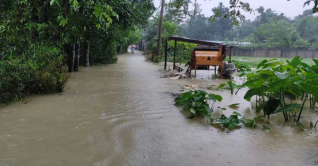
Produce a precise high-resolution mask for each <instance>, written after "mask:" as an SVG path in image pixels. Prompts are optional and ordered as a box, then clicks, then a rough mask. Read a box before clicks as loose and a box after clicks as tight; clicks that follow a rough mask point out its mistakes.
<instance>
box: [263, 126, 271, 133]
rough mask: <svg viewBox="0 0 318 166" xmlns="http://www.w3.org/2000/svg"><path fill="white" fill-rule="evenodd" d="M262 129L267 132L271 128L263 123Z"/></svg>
mask: <svg viewBox="0 0 318 166" xmlns="http://www.w3.org/2000/svg"><path fill="white" fill-rule="evenodd" d="M263 130H264V131H266V132H269V131H270V130H271V129H270V128H269V127H267V126H265V125H263Z"/></svg>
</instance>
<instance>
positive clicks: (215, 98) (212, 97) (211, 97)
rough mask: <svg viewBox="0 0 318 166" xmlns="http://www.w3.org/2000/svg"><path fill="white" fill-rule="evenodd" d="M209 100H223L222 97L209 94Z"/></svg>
mask: <svg viewBox="0 0 318 166" xmlns="http://www.w3.org/2000/svg"><path fill="white" fill-rule="evenodd" d="M208 99H210V100H213V101H219V102H221V101H222V99H223V98H222V96H220V95H215V94H209V95H208Z"/></svg>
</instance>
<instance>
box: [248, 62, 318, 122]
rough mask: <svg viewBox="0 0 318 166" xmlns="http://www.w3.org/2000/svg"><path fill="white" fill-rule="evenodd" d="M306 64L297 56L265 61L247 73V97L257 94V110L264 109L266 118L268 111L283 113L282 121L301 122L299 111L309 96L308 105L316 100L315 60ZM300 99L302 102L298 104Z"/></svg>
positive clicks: (317, 87)
mask: <svg viewBox="0 0 318 166" xmlns="http://www.w3.org/2000/svg"><path fill="white" fill-rule="evenodd" d="M313 61H314V62H315V65H312V66H309V65H307V64H305V63H303V62H302V59H301V58H300V57H295V58H294V59H293V60H291V61H288V60H286V61H282V60H276V59H272V60H264V61H262V62H261V63H259V64H258V66H257V70H256V71H254V72H251V73H249V74H248V75H247V81H246V82H245V83H244V84H243V87H248V88H249V90H248V91H247V93H246V94H245V96H244V98H245V99H246V100H251V98H252V97H253V96H256V105H257V112H259V111H261V110H263V112H264V116H265V115H266V116H267V117H268V118H269V116H270V115H271V114H276V113H283V115H284V118H285V121H290V120H293V121H295V122H296V123H297V124H300V119H301V114H302V111H303V108H304V105H305V102H307V99H308V98H309V102H310V106H311V107H314V106H315V103H316V102H317V101H318V86H317V85H316V84H315V83H317V82H318V74H317V73H318V60H316V59H313ZM298 99H300V100H301V104H299V103H298Z"/></svg>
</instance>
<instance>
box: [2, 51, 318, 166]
mask: <svg viewBox="0 0 318 166" xmlns="http://www.w3.org/2000/svg"><path fill="white" fill-rule="evenodd" d="M162 66H163V65H162V64H159V65H156V64H152V63H148V62H146V61H145V58H144V57H143V56H142V55H141V54H140V53H139V52H136V53H135V54H124V55H120V56H119V57H118V62H117V64H112V65H108V66H100V67H91V68H82V69H81V72H79V73H72V74H71V76H70V78H69V81H68V83H67V85H66V90H65V91H64V92H63V93H61V94H53V95H44V96H33V97H28V98H26V99H25V100H23V101H19V102H15V103H13V104H10V105H9V106H7V107H4V108H1V109H0V166H11V165H12V166H13V165H14V166H106V165H115V166H117V165H136V166H142V165H147V166H148V165H154V166H155V165H182V166H184V165H189V166H194V165H212V166H213V165H221V166H232V165H233V166H234V165H235V166H246V165H252V166H258V165H259V166H283V165H288V166H302V165H318V134H317V132H316V131H314V130H311V129H306V130H305V131H300V130H299V129H297V128H295V127H294V126H292V125H285V124H284V123H283V122H282V120H281V119H282V117H281V116H280V115H273V116H272V117H271V119H270V122H269V123H268V122H264V123H265V124H266V125H267V126H269V127H271V131H270V132H264V131H262V130H261V125H260V127H259V129H255V130H252V129H246V128H242V129H238V130H235V131H231V132H226V131H222V130H220V129H217V128H214V127H212V126H209V125H207V122H206V121H205V120H202V119H200V118H194V119H187V118H186V117H187V115H186V114H185V113H184V112H182V111H181V109H180V108H178V107H176V106H174V102H173V99H174V96H173V95H171V93H177V92H178V91H179V89H180V88H181V87H182V86H184V85H185V84H196V85H199V86H200V87H203V88H204V87H206V86H208V85H211V84H219V83H220V82H224V80H210V79H201V78H205V76H206V74H211V73H214V72H213V71H210V72H211V73H209V72H205V73H204V71H199V72H198V78H197V79H181V80H170V79H167V78H160V76H161V75H162V73H163V70H162ZM200 77H201V78H200ZM213 93H216V94H221V95H222V96H223V97H224V101H223V102H222V104H215V108H216V107H217V106H218V105H221V106H226V105H229V104H232V103H241V105H240V108H238V109H237V110H235V109H229V108H228V109H227V110H226V111H224V113H225V114H227V115H228V114H231V113H232V112H233V111H238V112H241V113H242V114H244V115H245V116H246V117H249V118H252V117H254V116H255V114H254V112H255V111H253V110H252V109H251V104H250V103H249V102H246V101H245V100H244V99H243V98H242V94H241V93H239V94H238V96H235V95H230V94H229V92H228V91H214V92H213ZM306 112H309V111H306ZM306 112H305V114H304V117H305V118H309V119H310V118H313V119H311V120H316V119H317V114H316V113H311V114H309V113H306ZM312 112H314V111H312ZM215 114H220V115H221V114H222V111H220V110H216V113H215ZM315 118H316V119H315ZM304 125H307V124H306V123H304Z"/></svg>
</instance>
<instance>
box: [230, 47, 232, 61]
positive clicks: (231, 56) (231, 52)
mask: <svg viewBox="0 0 318 166" xmlns="http://www.w3.org/2000/svg"><path fill="white" fill-rule="evenodd" d="M229 63H232V47H230V57H229Z"/></svg>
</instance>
